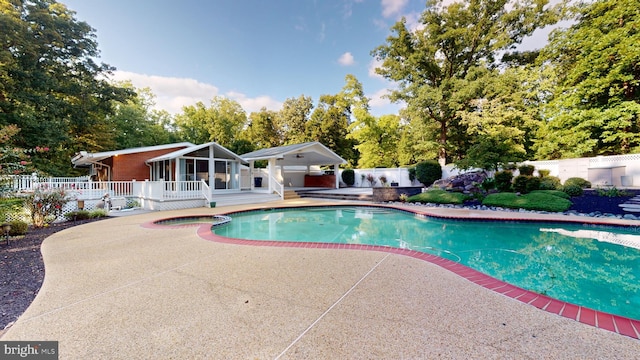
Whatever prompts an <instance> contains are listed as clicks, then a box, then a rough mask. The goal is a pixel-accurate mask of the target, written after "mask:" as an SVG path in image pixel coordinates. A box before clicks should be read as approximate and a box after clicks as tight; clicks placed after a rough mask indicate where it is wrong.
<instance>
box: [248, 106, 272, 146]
mask: <svg viewBox="0 0 640 360" xmlns="http://www.w3.org/2000/svg"><path fill="white" fill-rule="evenodd" d="M277 115H278V114H277V113H276V112H275V111H270V110H267V109H266V108H262V109H260V112H254V113H251V114H250V115H249V125H248V126H247V128H246V129H245V130H243V132H242V138H243V139H246V140H248V141H250V142H251V143H252V144H253V145H254V146H255V148H256V149H266V148H270V147H275V146H279V145H280V139H279V138H278V133H277V131H276V128H275V125H274V119H275V118H276V117H277Z"/></svg>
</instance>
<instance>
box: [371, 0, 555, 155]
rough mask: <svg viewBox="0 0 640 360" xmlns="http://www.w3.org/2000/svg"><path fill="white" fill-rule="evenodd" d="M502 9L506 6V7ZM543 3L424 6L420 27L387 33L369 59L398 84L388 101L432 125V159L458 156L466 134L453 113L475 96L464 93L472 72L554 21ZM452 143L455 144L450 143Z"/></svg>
mask: <svg viewBox="0 0 640 360" xmlns="http://www.w3.org/2000/svg"><path fill="white" fill-rule="evenodd" d="M507 3H508V6H507ZM547 4H548V1H547V0H523V1H508V0H469V1H465V2H456V3H453V4H450V5H448V6H444V5H443V1H442V0H428V1H427V8H426V10H425V11H424V12H423V13H422V16H421V18H420V23H421V24H420V27H419V28H418V29H416V30H410V29H407V26H406V20H405V19H404V18H403V19H402V20H401V21H399V22H397V23H396V24H395V25H394V26H393V27H392V28H391V31H392V35H390V36H389V37H388V38H387V40H386V44H385V45H381V46H379V47H377V48H376V49H375V50H374V51H373V52H372V55H374V56H375V58H376V59H377V60H380V61H382V66H381V67H379V68H378V69H377V70H376V71H377V72H378V73H379V74H380V75H382V76H384V77H385V78H387V79H389V80H392V81H395V82H397V83H398V89H397V90H395V91H393V92H392V94H391V96H390V98H391V100H392V101H404V102H406V103H407V110H408V111H409V113H411V115H412V117H417V118H420V119H421V120H422V121H424V122H425V123H435V124H437V131H438V133H437V134H434V136H436V139H437V141H438V142H439V154H438V158H439V159H440V162H441V163H445V162H446V161H447V160H448V159H447V158H448V157H451V155H450V153H451V152H453V153H457V154H462V153H464V149H458V148H460V147H461V146H462V147H464V146H466V145H467V143H466V139H467V138H466V131H465V129H464V128H463V127H462V126H460V124H459V120H460V118H459V113H458V112H459V111H460V110H462V109H465V108H467V107H469V106H470V101H471V100H473V99H475V98H477V97H476V94H473V93H470V92H469V91H467V89H468V85H469V82H472V81H474V80H475V78H474V75H475V74H476V73H477V71H474V69H476V68H494V67H496V66H498V65H499V62H498V61H497V60H496V58H497V56H498V54H499V53H501V52H503V51H505V50H509V49H512V48H514V47H515V45H516V44H518V43H520V42H521V41H522V39H523V38H524V37H525V36H527V35H529V34H531V33H532V32H533V31H534V30H535V29H537V28H538V27H540V26H543V25H547V24H550V23H553V22H555V21H556V20H557V19H558V16H557V9H556V8H555V7H551V8H548V9H547V8H546V7H547ZM456 137H457V139H456Z"/></svg>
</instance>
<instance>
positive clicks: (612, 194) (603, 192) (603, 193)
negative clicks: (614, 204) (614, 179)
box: [596, 186, 632, 197]
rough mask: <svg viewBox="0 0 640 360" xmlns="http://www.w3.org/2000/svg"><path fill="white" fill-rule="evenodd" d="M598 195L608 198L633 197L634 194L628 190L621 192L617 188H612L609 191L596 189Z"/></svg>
mask: <svg viewBox="0 0 640 360" xmlns="http://www.w3.org/2000/svg"><path fill="white" fill-rule="evenodd" d="M596 193H597V194H598V196H606V197H621V196H632V193H630V192H628V191H626V190H620V189H618V188H617V187H615V186H612V187H610V188H607V189H603V188H598V189H596Z"/></svg>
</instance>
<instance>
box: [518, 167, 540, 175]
mask: <svg viewBox="0 0 640 360" xmlns="http://www.w3.org/2000/svg"><path fill="white" fill-rule="evenodd" d="M535 170H536V168H535V167H534V166H533V165H520V166H519V167H518V171H519V172H520V175H528V176H531V175H533V172H534V171H535Z"/></svg>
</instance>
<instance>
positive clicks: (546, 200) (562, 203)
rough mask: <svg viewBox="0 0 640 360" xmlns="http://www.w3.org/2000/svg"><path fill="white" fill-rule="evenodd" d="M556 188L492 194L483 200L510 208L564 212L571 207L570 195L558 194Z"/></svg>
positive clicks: (488, 204) (488, 203)
mask: <svg viewBox="0 0 640 360" xmlns="http://www.w3.org/2000/svg"><path fill="white" fill-rule="evenodd" d="M557 192H558V191H556V190H537V191H532V192H531V193H529V194H524V195H517V194H516V193H506V192H505V193H497V194H490V195H487V197H485V198H484V200H483V201H482V204H483V205H486V206H497V207H504V208H510V209H526V210H538V211H551V212H563V211H567V210H568V209H569V208H570V207H571V201H570V200H569V199H568V195H566V194H564V193H562V192H561V191H560V192H559V193H562V194H564V195H560V194H557Z"/></svg>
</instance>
